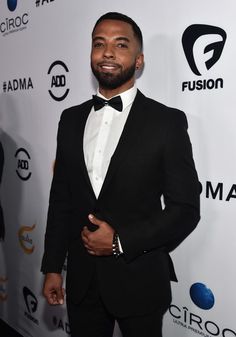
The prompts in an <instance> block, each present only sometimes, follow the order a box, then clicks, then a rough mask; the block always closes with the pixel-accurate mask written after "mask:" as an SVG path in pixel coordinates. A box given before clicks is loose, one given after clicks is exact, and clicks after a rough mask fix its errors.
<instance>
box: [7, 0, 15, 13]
mask: <svg viewBox="0 0 236 337" xmlns="http://www.w3.org/2000/svg"><path fill="white" fill-rule="evenodd" d="M7 7H8V9H9V11H11V12H14V10H15V9H16V7H17V0H7Z"/></svg>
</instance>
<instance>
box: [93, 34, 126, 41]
mask: <svg viewBox="0 0 236 337" xmlns="http://www.w3.org/2000/svg"><path fill="white" fill-rule="evenodd" d="M97 40H105V37H103V36H95V37H94V38H93V42H95V41H97ZM115 40H116V41H126V42H128V43H129V42H130V39H128V38H127V37H126V36H118V37H116V38H115Z"/></svg>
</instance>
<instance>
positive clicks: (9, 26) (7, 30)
mask: <svg viewBox="0 0 236 337" xmlns="http://www.w3.org/2000/svg"><path fill="white" fill-rule="evenodd" d="M6 2H7V7H8V9H9V11H10V12H14V11H15V10H16V7H17V0H7V1H6ZM28 22H29V14H28V13H23V14H20V15H17V16H15V17H11V18H8V17H7V18H5V20H4V21H2V22H0V32H1V33H2V35H3V36H6V35H9V34H12V33H16V32H18V31H22V30H24V29H26V28H27V24H28Z"/></svg>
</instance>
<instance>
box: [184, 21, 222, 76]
mask: <svg viewBox="0 0 236 337" xmlns="http://www.w3.org/2000/svg"><path fill="white" fill-rule="evenodd" d="M209 40H210V41H211V42H210V43H209ZM225 41H226V32H225V31H224V30H223V29H222V28H219V27H215V26H209V25H202V24H194V25H191V26H189V27H188V28H187V29H186V30H185V31H184V33H183V36H182V44H183V49H184V53H185V56H186V59H187V61H188V64H189V66H190V68H191V70H192V72H193V73H194V74H195V75H197V76H200V75H202V70H201V69H203V71H204V69H206V70H209V69H210V68H211V67H213V66H214V64H215V63H216V62H217V61H218V60H219V58H220V57H221V54H222V51H223V48H224V45H225Z"/></svg>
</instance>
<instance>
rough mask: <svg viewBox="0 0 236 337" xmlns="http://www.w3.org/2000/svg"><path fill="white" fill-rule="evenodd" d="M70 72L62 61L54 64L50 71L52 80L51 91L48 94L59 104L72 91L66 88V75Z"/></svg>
mask: <svg viewBox="0 0 236 337" xmlns="http://www.w3.org/2000/svg"><path fill="white" fill-rule="evenodd" d="M68 72H69V69H68V68H67V66H66V64H65V63H64V62H62V61H55V62H53V63H52V64H51V65H50V67H49V69H48V75H50V80H51V84H50V87H51V89H50V90H48V92H49V94H50V96H51V97H52V98H53V99H54V100H55V101H57V102H60V101H63V100H64V99H65V98H66V96H67V95H68V93H69V91H70V89H68V88H66V85H67V83H66V75H67V73H68Z"/></svg>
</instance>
